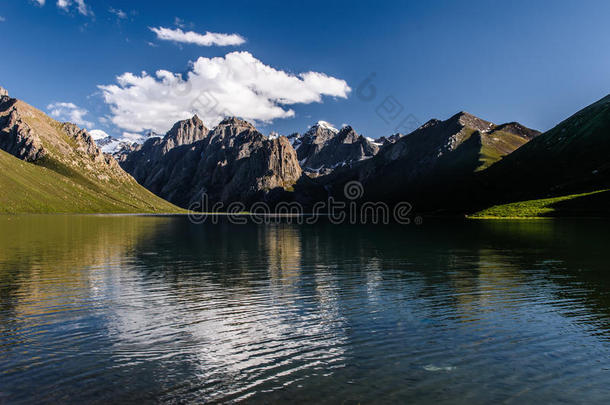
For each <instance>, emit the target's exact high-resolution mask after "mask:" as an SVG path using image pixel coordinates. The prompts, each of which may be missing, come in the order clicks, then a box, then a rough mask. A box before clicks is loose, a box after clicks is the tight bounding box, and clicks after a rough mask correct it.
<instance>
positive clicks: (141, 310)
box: [105, 227, 347, 397]
mask: <svg viewBox="0 0 610 405" xmlns="http://www.w3.org/2000/svg"><path fill="white" fill-rule="evenodd" d="M265 233H266V234H265V238H264V241H265V246H266V254H267V262H268V280H267V282H262V281H263V280H261V283H260V284H257V285H254V286H252V285H250V286H248V287H244V286H243V285H242V286H236V287H233V288H227V287H226V286H221V285H219V284H218V283H215V282H214V281H212V280H211V279H210V277H208V276H206V274H197V275H195V274H196V273H198V271H199V268H198V267H197V266H198V265H199V264H198V263H191V264H190V266H192V267H190V268H182V269H181V273H188V280H189V284H188V285H187V284H182V283H181V284H180V287H179V288H176V287H175V286H173V287H172V283H169V282H164V280H163V277H160V278H155V279H146V278H145V277H143V276H141V275H139V274H138V273H137V272H135V271H133V270H129V271H127V272H126V274H122V275H121V277H120V278H121V282H120V283H117V282H116V280H115V279H113V280H112V281H110V283H111V284H112V285H117V284H120V289H117V290H115V291H113V297H112V300H113V305H112V308H113V309H114V312H113V313H112V315H111V316H109V320H110V322H109V323H108V328H109V330H108V333H109V334H110V335H111V337H112V340H113V341H114V342H115V344H114V349H113V351H114V353H115V355H116V356H119V357H122V358H123V361H128V362H129V361H137V360H138V359H140V358H143V357H144V358H147V359H157V360H162V361H163V360H165V359H167V361H168V362H169V361H170V359H172V358H173V357H175V356H186V357H187V358H188V361H189V363H190V364H191V367H192V368H193V372H192V374H193V375H194V376H196V377H194V378H195V379H197V380H199V381H198V382H197V383H193V384H195V385H197V386H198V387H204V388H203V391H204V392H202V393H201V395H204V396H207V397H210V396H213V395H214V394H216V395H218V394H219V389H218V386H219V385H218V384H219V383H220V385H224V384H222V383H221V382H226V387H225V388H226V389H225V390H224V392H222V395H223V397H224V396H226V395H237V396H239V395H241V394H240V393H245V392H246V391H247V392H251V390H252V388H253V387H257V386H259V385H261V384H262V385H264V384H266V383H272V382H273V381H274V380H276V379H281V384H287V383H290V382H294V381H295V380H294V379H297V377H296V376H297V375H298V380H301V379H303V378H305V377H306V376H307V375H312V374H316V373H319V374H322V373H328V372H329V370H331V369H332V368H333V366H340V365H341V362H342V361H343V360H344V358H343V356H344V352H345V348H346V345H347V338H346V336H345V335H344V334H343V328H342V326H343V324H344V322H345V320H344V319H343V318H342V317H341V315H340V312H339V310H338V297H337V289H338V286H337V285H336V282H334V281H333V280H332V277H331V276H330V275H329V274H328V273H325V272H323V271H321V272H316V273H315V288H314V290H312V291H308V290H306V289H300V283H301V281H302V276H301V274H300V272H299V266H300V243H299V239H298V238H299V234H298V232H296V231H295V229H294V228H282V227H277V228H275V227H270V228H267V229H265ZM116 270H117V271H121V270H120V269H116ZM123 271H124V270H123ZM107 276H108V277H112V278H114V277H115V276H113V275H112V274H111V273H107ZM105 294H108V291H106V292H105ZM309 294H314V295H315V296H314V297H310V296H309ZM316 302H317V304H316ZM292 374H294V375H295V377H294V379H293V378H292V377H291V375H292ZM207 381H215V382H216V383H215V384H213V386H212V384H211V385H210V386H209V390H208V389H207V388H205V387H206V384H205V382H207ZM207 391H209V392H207Z"/></svg>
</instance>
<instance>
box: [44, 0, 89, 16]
mask: <svg viewBox="0 0 610 405" xmlns="http://www.w3.org/2000/svg"><path fill="white" fill-rule="evenodd" d="M38 2H39V3H40V0H38ZM40 4H41V5H44V0H43V1H42V3H40ZM73 4H74V5H76V8H77V10H78V12H79V13H80V14H82V15H93V11H91V9H90V8H89V6H87V4H86V3H85V0H57V7H59V8H61V9H62V10H65V11H68V10H69V9H70V7H71V6H72V5H73Z"/></svg>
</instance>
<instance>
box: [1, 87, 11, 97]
mask: <svg viewBox="0 0 610 405" xmlns="http://www.w3.org/2000/svg"><path fill="white" fill-rule="evenodd" d="M8 96H9V95H8V90H6V89H5V88H4V87H2V86H0V97H8Z"/></svg>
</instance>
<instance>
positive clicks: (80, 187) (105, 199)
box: [0, 150, 181, 213]
mask: <svg viewBox="0 0 610 405" xmlns="http://www.w3.org/2000/svg"><path fill="white" fill-rule="evenodd" d="M87 183H89V182H87V181H86V180H83V179H79V178H78V177H68V176H64V175H61V174H59V173H57V172H55V171H53V170H50V169H48V168H46V167H42V166H39V165H36V164H33V163H28V162H24V161H22V160H20V159H17V158H16V157H14V156H12V155H9V154H8V153H6V152H4V151H3V150H0V213H154V212H164V213H170V212H180V211H181V210H180V209H179V208H177V207H176V206H174V205H172V204H170V203H168V202H166V201H164V200H162V199H160V198H159V197H157V196H155V195H154V194H152V193H151V192H149V191H148V190H146V189H144V188H143V187H140V186H139V185H137V183H136V184H134V185H133V186H129V185H123V187H120V188H114V187H99V186H96V185H95V184H91V183H89V184H87ZM134 183H135V181H134Z"/></svg>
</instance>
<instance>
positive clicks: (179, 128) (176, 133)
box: [164, 115, 209, 148]
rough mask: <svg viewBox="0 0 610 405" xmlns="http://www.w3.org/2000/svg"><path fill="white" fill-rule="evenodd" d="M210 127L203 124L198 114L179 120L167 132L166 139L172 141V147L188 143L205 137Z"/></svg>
mask: <svg viewBox="0 0 610 405" xmlns="http://www.w3.org/2000/svg"><path fill="white" fill-rule="evenodd" d="M208 132H209V129H208V128H206V126H205V125H204V124H203V121H201V119H199V117H198V116H197V115H194V116H193V117H192V118H189V119H186V120H182V121H178V122H176V123H175V124H174V126H173V127H172V128H171V129H170V130H169V131H168V132H167V134H165V138H164V140H165V141H166V142H170V141H171V143H172V145H171V146H170V148H172V147H174V146H178V145H186V144H189V143H193V142H196V141H199V140H201V139H203V138H204V137H205V136H206V135H207V134H208Z"/></svg>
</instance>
